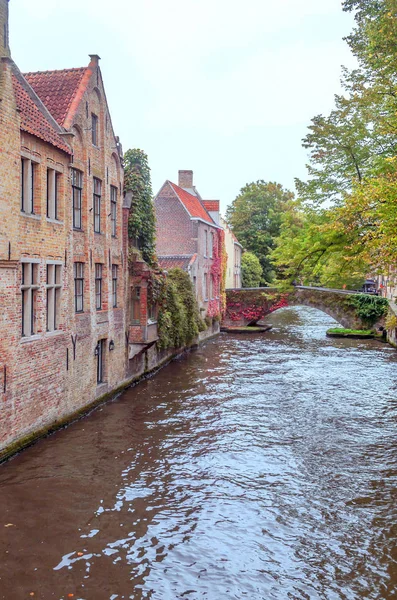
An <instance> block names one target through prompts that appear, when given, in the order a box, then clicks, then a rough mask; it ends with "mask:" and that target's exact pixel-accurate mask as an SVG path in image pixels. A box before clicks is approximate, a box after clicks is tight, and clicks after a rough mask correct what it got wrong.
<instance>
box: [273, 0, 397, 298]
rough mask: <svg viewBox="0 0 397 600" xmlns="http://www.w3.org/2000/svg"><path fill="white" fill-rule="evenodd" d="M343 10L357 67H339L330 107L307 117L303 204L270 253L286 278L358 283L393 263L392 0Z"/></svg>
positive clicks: (395, 0) (396, 61)
mask: <svg viewBox="0 0 397 600" xmlns="http://www.w3.org/2000/svg"><path fill="white" fill-rule="evenodd" d="M343 10H344V11H346V12H352V13H354V18H355V27H354V29H353V31H352V33H351V34H350V35H349V36H348V37H347V38H346V41H347V43H348V44H349V46H350V49H351V51H352V53H353V54H354V56H355V58H356V59H357V64H358V66H357V68H355V69H353V70H350V71H349V70H347V69H344V70H343V79H342V84H343V87H344V94H343V95H340V96H336V106H335V109H334V110H333V111H332V112H331V113H330V114H329V115H328V116H322V115H319V116H316V117H315V118H314V119H313V120H312V123H311V125H310V127H309V133H308V135H307V136H306V138H305V139H304V140H303V145H304V147H305V148H306V149H308V150H309V157H310V163H309V165H308V174H309V177H308V180H307V181H305V182H303V181H299V180H297V181H296V186H297V190H298V194H299V198H300V200H301V201H302V203H301V204H300V206H299V207H297V209H296V211H295V213H294V214H293V215H292V216H291V215H289V216H288V215H287V217H286V219H285V220H284V222H283V225H282V228H281V234H280V236H279V238H278V240H277V249H276V250H275V251H274V253H273V255H272V257H273V260H274V262H275V265H276V266H277V268H278V269H279V270H280V271H282V272H283V273H284V275H285V276H286V277H287V278H289V279H293V278H294V277H296V278H300V279H301V280H302V281H304V282H311V283H317V282H319V283H321V284H323V285H334V286H335V285H338V286H339V285H341V284H343V283H347V285H348V286H349V287H358V282H359V281H360V280H362V279H364V278H365V276H366V275H367V274H368V273H369V272H385V271H387V270H388V269H389V267H394V266H395V264H396V261H397V238H396V234H395V223H396V220H397V202H396V198H397V177H396V175H395V172H396V163H397V79H396V73H397V0H344V2H343ZM324 202H325V203H326V204H325V206H326V208H324V204H323V203H324ZM309 206H310V207H311V208H309Z"/></svg>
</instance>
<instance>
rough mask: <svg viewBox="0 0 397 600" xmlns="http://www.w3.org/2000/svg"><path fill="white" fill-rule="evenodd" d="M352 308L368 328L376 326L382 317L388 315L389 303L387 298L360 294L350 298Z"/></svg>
mask: <svg viewBox="0 0 397 600" xmlns="http://www.w3.org/2000/svg"><path fill="white" fill-rule="evenodd" d="M347 301H348V303H349V305H350V306H352V307H354V308H355V309H356V313H357V316H359V317H360V319H362V320H363V321H364V322H365V323H367V324H368V326H372V325H374V324H375V323H376V322H377V321H379V320H380V319H381V318H382V317H384V316H386V315H387V312H388V309H389V301H388V300H387V298H381V297H379V296H371V295H369V294H360V295H357V296H352V297H351V298H348V300H347Z"/></svg>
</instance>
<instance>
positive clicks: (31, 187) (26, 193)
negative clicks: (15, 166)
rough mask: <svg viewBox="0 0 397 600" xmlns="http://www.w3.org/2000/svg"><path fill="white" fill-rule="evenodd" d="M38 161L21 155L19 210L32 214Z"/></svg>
mask: <svg viewBox="0 0 397 600" xmlns="http://www.w3.org/2000/svg"><path fill="white" fill-rule="evenodd" d="M37 169H38V163H37V162H36V161H33V160H32V159H31V158H27V157H26V156H21V212H22V213H25V214H27V215H34V214H35V213H34V200H35V185H36V177H37Z"/></svg>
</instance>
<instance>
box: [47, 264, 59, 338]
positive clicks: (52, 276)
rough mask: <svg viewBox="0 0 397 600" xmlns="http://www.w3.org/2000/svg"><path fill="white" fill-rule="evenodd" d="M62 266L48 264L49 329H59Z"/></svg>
mask: <svg viewBox="0 0 397 600" xmlns="http://www.w3.org/2000/svg"><path fill="white" fill-rule="evenodd" d="M61 269H62V266H61V265H53V264H51V263H50V264H47V286H46V287H47V331H55V330H56V329H58V324H59V313H60V298H61V288H62V283H61V275H62V271H61Z"/></svg>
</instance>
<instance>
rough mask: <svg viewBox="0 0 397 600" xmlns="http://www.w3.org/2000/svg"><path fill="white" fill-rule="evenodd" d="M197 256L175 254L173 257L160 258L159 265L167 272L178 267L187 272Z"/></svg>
mask: <svg viewBox="0 0 397 600" xmlns="http://www.w3.org/2000/svg"><path fill="white" fill-rule="evenodd" d="M196 257H197V254H173V255H171V256H158V257H157V258H158V261H159V265H160V267H161V268H162V269H164V270H165V271H168V270H169V269H174V268H175V267H178V268H179V269H183V270H184V271H187V269H188V267H190V265H192V264H193V263H194V261H195V260H196Z"/></svg>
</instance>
